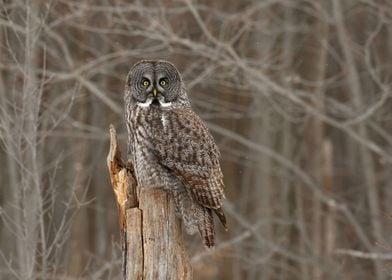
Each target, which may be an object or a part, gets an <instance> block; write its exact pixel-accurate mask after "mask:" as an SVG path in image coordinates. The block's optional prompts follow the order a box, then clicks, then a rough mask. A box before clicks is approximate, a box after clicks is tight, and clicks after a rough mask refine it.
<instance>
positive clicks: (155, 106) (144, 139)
mask: <svg viewBox="0 0 392 280" xmlns="http://www.w3.org/2000/svg"><path fill="white" fill-rule="evenodd" d="M154 96H155V97H154ZM125 106H126V108H125V115H126V122H127V127H128V145H129V150H130V155H131V159H132V161H133V164H134V167H135V172H136V179H137V181H138V184H139V185H141V186H143V187H161V188H163V189H164V190H165V191H167V192H169V193H170V194H172V195H173V198H174V202H175V205H176V210H177V214H178V216H180V217H182V219H183V222H184V225H185V228H186V230H187V232H188V233H190V234H192V233H194V232H196V231H199V232H200V234H201V236H202V238H203V242H204V244H205V245H206V246H207V247H211V246H213V245H214V235H215V231H214V222H213V216H212V212H213V211H214V212H215V213H216V214H217V216H218V217H219V219H220V220H221V222H222V224H223V225H224V226H225V227H226V219H225V216H224V213H223V210H222V201H223V199H224V192H223V176H222V172H221V169H220V165H219V151H218V148H217V146H216V144H215V142H214V139H213V138H212V136H211V134H210V133H209V131H208V129H207V127H206V126H205V125H204V123H203V122H202V120H201V119H200V118H199V116H198V115H196V113H195V112H193V110H192V109H191V106H190V103H189V100H188V97H187V94H186V91H185V88H184V85H183V82H182V80H181V77H180V74H179V73H178V71H177V69H176V68H175V67H174V66H173V65H172V64H171V63H169V62H166V61H141V62H139V63H137V64H135V65H134V66H133V67H132V69H131V70H130V72H129V74H128V78H127V84H126V89H125Z"/></svg>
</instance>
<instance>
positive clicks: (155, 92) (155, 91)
mask: <svg viewBox="0 0 392 280" xmlns="http://www.w3.org/2000/svg"><path fill="white" fill-rule="evenodd" d="M157 94H158V91H157V89H156V88H154V89H153V90H152V95H153V96H154V98H155V97H157Z"/></svg>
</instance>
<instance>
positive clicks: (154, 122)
mask: <svg viewBox="0 0 392 280" xmlns="http://www.w3.org/2000/svg"><path fill="white" fill-rule="evenodd" d="M167 118H168V116H167V114H165V113H159V114H158V113H157V112H149V111H147V110H137V111H135V112H133V115H132V117H131V120H132V124H131V131H132V135H133V141H132V145H133V149H132V150H133V162H134V165H135V171H136V177H137V179H138V181H139V183H140V184H143V185H162V184H164V182H163V181H164V180H165V177H167V174H166V173H167V171H166V170H165V168H164V167H163V166H161V164H160V163H159V161H158V160H157V158H156V155H155V153H154V151H155V150H156V149H162V148H163V147H164V143H165V142H166V141H167V140H168V139H167V137H168V135H167V133H166V132H165V130H166V128H167V125H168V124H167V122H168V119H167Z"/></svg>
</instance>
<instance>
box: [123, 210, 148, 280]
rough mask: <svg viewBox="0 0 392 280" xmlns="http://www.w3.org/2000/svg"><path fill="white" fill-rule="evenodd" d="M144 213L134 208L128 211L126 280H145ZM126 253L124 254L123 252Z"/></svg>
mask: <svg viewBox="0 0 392 280" xmlns="http://www.w3.org/2000/svg"><path fill="white" fill-rule="evenodd" d="M142 228H143V225H142V211H140V209H138V208H132V209H129V210H128V211H127V229H128V230H127V235H126V241H127V247H126V248H127V252H126V254H127V257H126V259H127V262H126V264H125V267H126V276H125V279H126V280H135V279H136V280H142V279H145V278H143V270H144V269H143V234H142ZM123 253H124V252H123Z"/></svg>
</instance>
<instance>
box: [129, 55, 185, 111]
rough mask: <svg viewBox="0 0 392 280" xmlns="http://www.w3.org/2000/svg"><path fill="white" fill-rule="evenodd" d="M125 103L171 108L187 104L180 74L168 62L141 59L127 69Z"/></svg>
mask: <svg viewBox="0 0 392 280" xmlns="http://www.w3.org/2000/svg"><path fill="white" fill-rule="evenodd" d="M125 100H126V104H130V105H131V106H140V107H143V108H159V109H162V108H172V107H176V106H179V105H182V106H183V105H188V104H189V102H188V98H187V95H186V92H185V89H184V85H183V82H182V79H181V75H180V73H179V72H178V70H177V68H176V67H175V66H174V65H173V64H171V63H170V62H167V61H163V60H158V61H152V60H142V61H139V62H138V63H136V64H135V65H134V66H133V67H132V68H131V70H130V71H129V74H128V77H127V81H126V89H125Z"/></svg>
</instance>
